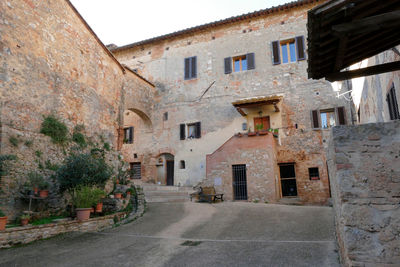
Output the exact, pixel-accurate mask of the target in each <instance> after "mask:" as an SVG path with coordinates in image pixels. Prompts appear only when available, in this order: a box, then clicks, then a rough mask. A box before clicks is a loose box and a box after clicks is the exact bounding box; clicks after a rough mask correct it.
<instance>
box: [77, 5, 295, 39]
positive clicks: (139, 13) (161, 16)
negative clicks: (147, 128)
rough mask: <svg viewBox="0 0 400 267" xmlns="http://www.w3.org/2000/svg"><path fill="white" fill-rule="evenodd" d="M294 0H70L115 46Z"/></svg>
mask: <svg viewBox="0 0 400 267" xmlns="http://www.w3.org/2000/svg"><path fill="white" fill-rule="evenodd" d="M291 1H293V0H195V1H193V0H192V1H189V0H141V1H138V0H71V2H72V4H73V5H74V6H75V8H76V9H77V10H78V11H79V13H80V14H81V15H82V16H83V18H84V19H85V20H86V22H87V23H89V25H90V27H91V28H92V29H93V30H94V31H95V32H96V34H97V35H98V36H99V38H100V39H101V40H102V42H103V43H104V44H106V45H107V44H110V43H114V44H116V45H118V46H121V45H126V44H130V43H134V42H137V41H141V40H145V39H148V38H152V37H155V36H159V35H163V34H167V33H171V32H174V31H178V30H182V29H185V28H188V27H193V26H197V25H201V24H204V23H208V22H213V21H216V20H220V19H224V18H228V17H232V16H237V15H241V14H244V13H248V12H252V11H256V10H260V9H264V8H268V7H271V6H277V5H281V4H284V3H287V2H291Z"/></svg>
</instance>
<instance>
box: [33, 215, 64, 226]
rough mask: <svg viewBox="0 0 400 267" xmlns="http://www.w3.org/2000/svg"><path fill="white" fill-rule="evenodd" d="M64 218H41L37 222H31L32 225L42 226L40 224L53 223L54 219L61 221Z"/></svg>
mask: <svg viewBox="0 0 400 267" xmlns="http://www.w3.org/2000/svg"><path fill="white" fill-rule="evenodd" d="M65 217H66V216H50V217H46V218H41V219H38V220H35V221H33V222H32V225H42V224H48V223H51V222H53V221H54V220H55V219H62V218H65Z"/></svg>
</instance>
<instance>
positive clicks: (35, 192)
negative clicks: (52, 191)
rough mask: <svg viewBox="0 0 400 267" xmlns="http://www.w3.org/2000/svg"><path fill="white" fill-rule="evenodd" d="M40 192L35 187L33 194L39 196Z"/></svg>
mask: <svg viewBox="0 0 400 267" xmlns="http://www.w3.org/2000/svg"><path fill="white" fill-rule="evenodd" d="M38 192H39V188H37V187H34V188H33V194H35V195H37V194H38Z"/></svg>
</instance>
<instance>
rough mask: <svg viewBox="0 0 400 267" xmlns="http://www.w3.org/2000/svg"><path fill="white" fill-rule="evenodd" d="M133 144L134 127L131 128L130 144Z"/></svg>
mask: <svg viewBox="0 0 400 267" xmlns="http://www.w3.org/2000/svg"><path fill="white" fill-rule="evenodd" d="M132 143H133V127H129V144H132Z"/></svg>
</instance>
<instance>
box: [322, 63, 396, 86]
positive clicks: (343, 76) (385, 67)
mask: <svg viewBox="0 0 400 267" xmlns="http://www.w3.org/2000/svg"><path fill="white" fill-rule="evenodd" d="M397 70H400V61H396V62H390V63H385V64H380V65H375V66H371V67H367V68H362V69H358V70H351V71H343V72H337V73H331V74H328V75H327V76H326V79H327V80H328V81H330V82H334V81H343V80H350V79H354V78H359V77H364V76H370V75H376V74H380V73H385V72H392V71H397Z"/></svg>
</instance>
